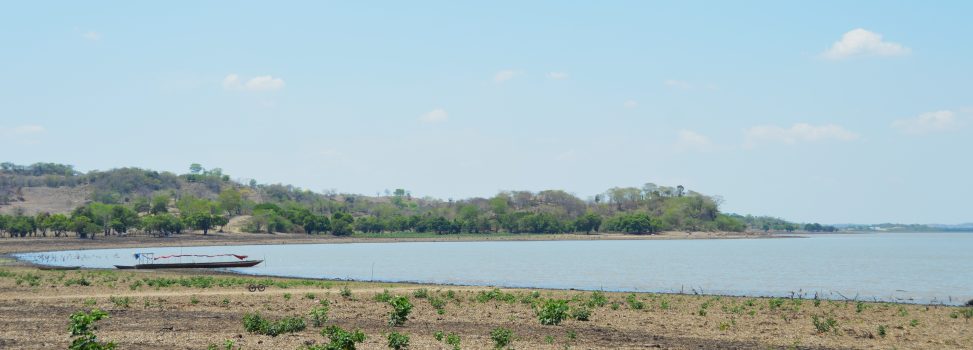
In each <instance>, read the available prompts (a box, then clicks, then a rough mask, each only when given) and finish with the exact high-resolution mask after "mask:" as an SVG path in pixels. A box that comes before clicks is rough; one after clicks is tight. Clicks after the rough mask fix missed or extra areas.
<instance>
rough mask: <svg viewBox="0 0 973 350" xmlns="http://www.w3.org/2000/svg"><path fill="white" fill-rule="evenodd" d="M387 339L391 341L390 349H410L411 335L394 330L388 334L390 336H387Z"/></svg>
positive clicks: (389, 343)
mask: <svg viewBox="0 0 973 350" xmlns="http://www.w3.org/2000/svg"><path fill="white" fill-rule="evenodd" d="M386 339H388V341H389V342H388V345H389V349H395V350H402V349H408V348H409V336H408V335H405V334H402V333H399V332H392V333H389V335H388V337H386Z"/></svg>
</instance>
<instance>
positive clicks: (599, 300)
mask: <svg viewBox="0 0 973 350" xmlns="http://www.w3.org/2000/svg"><path fill="white" fill-rule="evenodd" d="M607 304H608V298H607V297H605V293H604V292H602V291H600V290H596V291H594V292H591V296H590V297H588V307H590V308H595V307H604V306H605V305H607Z"/></svg>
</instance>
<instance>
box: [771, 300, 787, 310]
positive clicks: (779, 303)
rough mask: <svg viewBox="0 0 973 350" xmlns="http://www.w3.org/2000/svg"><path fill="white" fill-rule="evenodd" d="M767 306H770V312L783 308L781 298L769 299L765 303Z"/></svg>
mask: <svg viewBox="0 0 973 350" xmlns="http://www.w3.org/2000/svg"><path fill="white" fill-rule="evenodd" d="M767 305H768V306H770V309H771V310H777V309H779V308H780V307H781V306H784V299H781V298H771V299H770V300H768V301H767Z"/></svg>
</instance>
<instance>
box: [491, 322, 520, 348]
mask: <svg viewBox="0 0 973 350" xmlns="http://www.w3.org/2000/svg"><path fill="white" fill-rule="evenodd" d="M490 339H491V340H493V348H494V349H503V348H505V347H507V346H508V345H510V342H512V341H513V339H514V332H513V331H511V330H509V329H506V328H503V327H498V328H494V329H493V330H492V331H490Z"/></svg>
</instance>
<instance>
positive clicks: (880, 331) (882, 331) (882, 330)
mask: <svg viewBox="0 0 973 350" xmlns="http://www.w3.org/2000/svg"><path fill="white" fill-rule="evenodd" d="M886 335H888V331H887V330H886V329H885V325H884V324H883V325H879V326H878V336H880V337H882V338H885V336H886Z"/></svg>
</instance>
